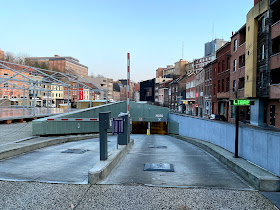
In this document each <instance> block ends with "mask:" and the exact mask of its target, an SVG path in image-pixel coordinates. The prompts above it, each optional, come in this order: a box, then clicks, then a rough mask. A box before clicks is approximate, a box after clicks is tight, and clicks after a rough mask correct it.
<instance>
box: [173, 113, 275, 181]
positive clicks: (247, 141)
mask: <svg viewBox="0 0 280 210" xmlns="http://www.w3.org/2000/svg"><path fill="white" fill-rule="evenodd" d="M169 119H171V120H173V121H175V122H178V123H179V135H182V136H186V137H190V138H196V139H201V140H204V141H208V142H211V143H213V144H216V145H218V146H220V147H223V148H225V149H226V150H229V151H230V152H232V153H234V145H235V144H234V142H235V125H234V124H229V123H224V122H220V121H213V120H203V119H199V118H194V117H188V116H183V115H178V114H170V115H169ZM279 151H280V133H279V132H273V131H265V130H261V129H258V128H251V127H248V126H240V130H239V156H240V157H243V158H244V159H247V160H249V161H251V162H253V163H254V164H256V165H258V166H260V167H262V168H264V169H266V170H268V171H270V172H272V173H274V174H276V175H277V176H280V161H279V160H280V152H279Z"/></svg>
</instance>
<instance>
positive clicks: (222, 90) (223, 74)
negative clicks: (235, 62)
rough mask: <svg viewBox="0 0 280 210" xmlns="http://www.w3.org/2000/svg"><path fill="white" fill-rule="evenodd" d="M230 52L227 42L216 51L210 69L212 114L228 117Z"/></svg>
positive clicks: (229, 45)
mask: <svg viewBox="0 0 280 210" xmlns="http://www.w3.org/2000/svg"><path fill="white" fill-rule="evenodd" d="M230 53H231V44H230V42H228V43H227V44H225V45H224V46H223V47H221V48H220V49H218V50H217V52H216V61H215V62H214V63H213V67H212V68H213V69H214V71H213V70H212V93H213V95H212V109H213V114H216V115H221V116H223V117H224V118H225V119H228V109H229V89H230Z"/></svg>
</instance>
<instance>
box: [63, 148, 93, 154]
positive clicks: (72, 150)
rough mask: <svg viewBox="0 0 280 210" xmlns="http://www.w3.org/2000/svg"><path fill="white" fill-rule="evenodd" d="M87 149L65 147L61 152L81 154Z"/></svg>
mask: <svg viewBox="0 0 280 210" xmlns="http://www.w3.org/2000/svg"><path fill="white" fill-rule="evenodd" d="M87 151H89V150H86V149H67V150H64V151H62V152H61V153H73V154H83V153H85V152H87Z"/></svg>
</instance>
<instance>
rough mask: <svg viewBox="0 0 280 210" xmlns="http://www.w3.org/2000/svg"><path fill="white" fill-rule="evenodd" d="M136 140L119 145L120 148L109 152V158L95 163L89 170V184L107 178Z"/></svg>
mask: <svg viewBox="0 0 280 210" xmlns="http://www.w3.org/2000/svg"><path fill="white" fill-rule="evenodd" d="M133 144H134V140H133V139H131V141H130V142H129V143H128V144H127V145H119V147H120V149H119V150H114V151H112V152H111V154H109V156H108V159H107V160H105V161H99V162H98V163H97V164H95V165H94V166H93V167H92V168H91V169H90V170H89V172H88V182H89V184H96V183H98V182H100V181H101V180H103V179H105V178H106V177H107V176H108V175H109V174H110V173H111V171H112V170H113V169H114V167H115V166H116V165H117V164H118V163H119V161H120V160H121V159H122V158H123V157H124V156H125V154H126V153H127V152H128V151H129V150H130V148H131V147H132V145H133Z"/></svg>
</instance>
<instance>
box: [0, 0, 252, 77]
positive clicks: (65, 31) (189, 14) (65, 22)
mask: <svg viewBox="0 0 280 210" xmlns="http://www.w3.org/2000/svg"><path fill="white" fill-rule="evenodd" d="M239 2H240V4H239ZM224 4H225V3H224V1H220V0H218V1H214V2H203V1H202V0H200V1H196V2H185V1H175V2H174V1H173V2H169V1H160V2H159V1H153V2H149V1H141V3H140V2H133V3H131V2H129V1H123V2H122V3H120V2H114V1H108V2H107V4H105V3H104V2H98V1H83V2H82V3H81V2H75V1H67V2H66V1H59V2H55V4H54V1H48V2H40V4H38V2H37V1H33V0H29V1H25V2H21V1H17V4H16V5H14V4H12V3H11V2H3V3H2V6H3V8H6V9H5V10H4V11H3V12H2V13H1V14H0V17H1V18H2V19H7V18H8V19H9V22H4V23H3V24H4V25H3V27H4V28H5V29H6V33H2V34H1V38H2V39H1V40H3V41H2V42H0V48H1V49H2V50H4V51H9V52H13V53H15V54H19V53H22V54H27V55H28V56H34V57H36V56H54V55H55V54H58V55H62V56H72V57H75V58H77V59H79V60H80V62H81V63H82V64H84V65H86V66H88V67H89V74H92V73H93V74H94V75H95V76H96V75H98V74H101V75H104V76H105V77H108V78H113V79H114V80H117V79H121V78H126V53H128V52H129V53H130V54H131V79H132V80H134V81H136V82H139V81H140V80H147V79H149V78H152V77H155V73H154V72H155V69H156V68H158V67H166V65H170V64H174V62H176V61H178V60H179V59H181V58H182V54H183V59H186V60H192V59H195V58H200V57H203V55H204V43H206V42H208V41H211V40H212V39H215V38H223V39H225V40H227V41H229V40H230V36H231V34H232V31H237V30H238V29H239V28H240V27H241V26H242V25H243V24H245V22H246V14H247V12H248V11H249V10H250V9H251V7H252V6H253V2H252V1H242V4H241V1H240V0H238V1H234V2H227V7H226V9H225V5H224ZM238 5H242V8H240V6H238ZM193 8H197V9H193ZM209 11H212V12H211V13H209ZM237 11H238V12H237ZM11 23H12V24H11ZM190 31H191V33H190ZM19 32H21V33H22V35H21V36H19V34H18V33H19ZM183 45H184V47H183ZM182 47H183V53H182Z"/></svg>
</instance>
